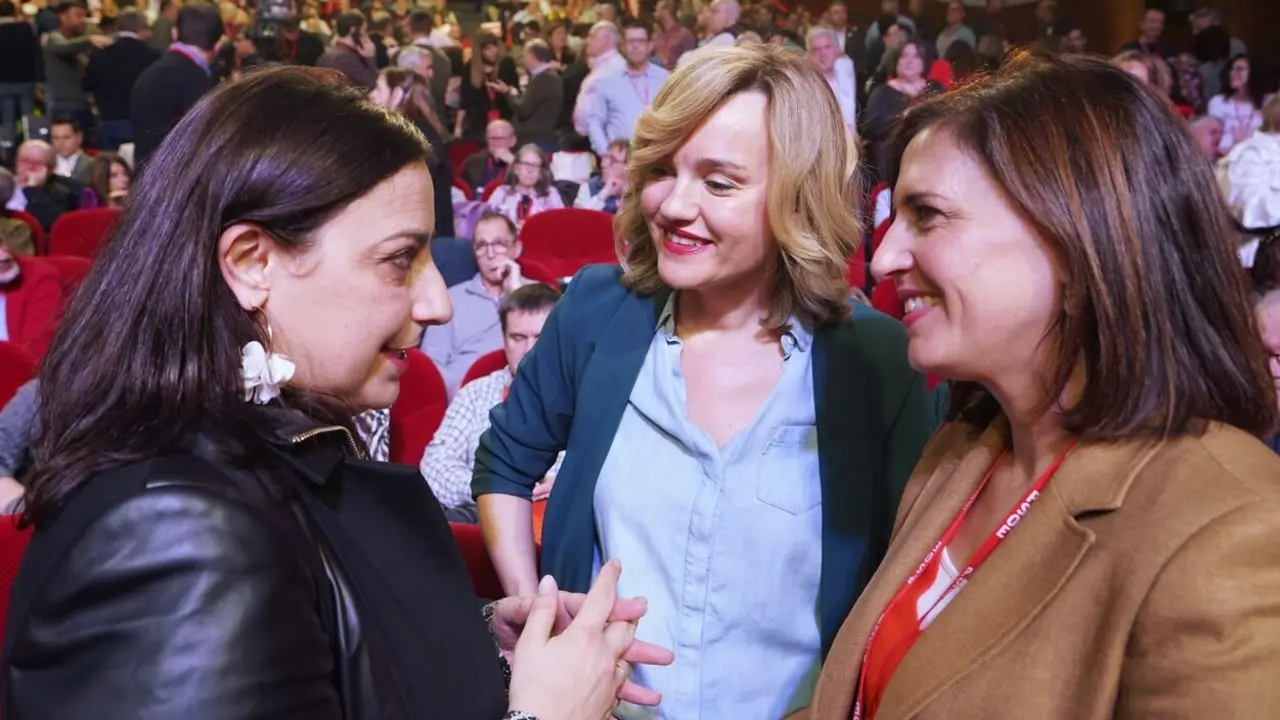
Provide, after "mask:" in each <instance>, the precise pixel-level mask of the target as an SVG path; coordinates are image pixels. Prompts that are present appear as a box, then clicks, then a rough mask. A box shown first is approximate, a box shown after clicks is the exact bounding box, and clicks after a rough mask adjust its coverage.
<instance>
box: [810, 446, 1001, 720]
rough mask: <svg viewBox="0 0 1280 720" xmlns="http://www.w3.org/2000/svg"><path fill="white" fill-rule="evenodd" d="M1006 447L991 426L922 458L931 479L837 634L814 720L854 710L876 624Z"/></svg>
mask: <svg viewBox="0 0 1280 720" xmlns="http://www.w3.org/2000/svg"><path fill="white" fill-rule="evenodd" d="M1002 447H1003V440H1002V437H1001V431H1000V430H999V429H989V430H987V432H986V433H984V434H983V435H982V436H981V437H980V438H979V439H978V442H977V443H976V445H973V446H972V447H969V448H967V450H968V452H964V453H959V454H958V453H956V452H955V451H954V449H952V450H951V451H948V450H946V449H943V450H942V451H941V454H940V455H938V456H937V457H936V458H933V459H930V458H928V457H926V458H922V459H921V464H920V467H919V468H918V469H917V471H916V472H917V474H919V473H927V474H928V479H927V480H926V481H925V484H924V487H923V488H922V489H921V490H920V493H919V495H918V499H917V500H916V501H915V503H914V506H913V507H914V510H915V511H914V512H911V513H910V514H908V515H907V517H905V518H900V519H899V521H898V527H896V528H895V530H894V534H893V542H892V544H891V545H890V547H889V552H888V554H886V555H885V559H884V562H883V563H882V564H881V565H880V569H879V570H878V571H877V572H876V574H875V577H874V578H872V580H871V582H870V584H868V585H867V589H866V590H865V591H863V593H862V596H861V597H860V598H859V599H858V604H857V605H856V606H855V607H854V609H853V612H852V613H850V614H849V618H848V620H847V621H846V622H845V624H844V626H843V627H842V628H841V630H840V634H839V636H837V638H836V641H835V645H834V646H833V647H832V649H831V653H830V655H829V656H828V662H827V665H826V667H824V669H823V673H822V677H821V679H820V680H819V682H818V687H817V689H816V691H815V693H814V702H813V708H814V714H813V717H814V718H815V719H817V718H822V719H823V720H826V719H828V718H829V719H830V720H846V719H847V718H848V717H849V715H850V713H852V712H853V701H854V695H856V694H857V687H858V675H859V672H860V671H861V667H862V654H863V652H864V650H865V648H866V640H867V636H868V635H870V634H871V628H872V626H874V625H875V623H876V620H877V619H879V617H880V613H882V612H883V611H884V609H885V607H886V606H888V604H889V601H890V600H892V599H893V596H894V594H896V593H897V592H898V589H899V588H901V587H902V585H903V583H905V582H906V580H907V578H908V577H909V576H910V575H911V573H912V572H914V571H915V569H916V567H917V566H919V564H920V561H921V560H923V559H924V556H925V555H926V554H927V553H928V552H929V550H930V549H931V548H932V547H933V544H934V543H936V542H937V541H938V538H939V537H941V536H942V533H943V532H944V531H945V530H946V528H947V526H948V525H949V524H950V523H951V521H952V520H953V519H955V516H956V513H958V512H959V511H960V508H961V506H963V505H964V503H965V501H966V500H968V499H969V496H970V495H971V494H972V493H973V490H974V488H976V487H977V486H978V483H979V482H981V481H982V477H983V475H985V474H986V472H987V470H988V468H990V467H991V463H992V462H994V461H995V459H996V457H997V455H999V453H1000V449H1001V448H1002ZM931 454H932V453H931ZM930 467H932V469H930ZM917 479H918V478H916V477H913V478H912V480H911V481H910V482H916V481H917ZM943 614H946V613H943ZM935 625H936V622H935ZM882 707H883V706H882ZM877 717H879V716H877Z"/></svg>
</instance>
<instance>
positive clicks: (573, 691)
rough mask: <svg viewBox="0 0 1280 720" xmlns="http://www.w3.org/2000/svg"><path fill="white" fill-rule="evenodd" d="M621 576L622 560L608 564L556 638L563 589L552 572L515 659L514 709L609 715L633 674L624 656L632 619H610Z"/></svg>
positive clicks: (574, 719)
mask: <svg viewBox="0 0 1280 720" xmlns="http://www.w3.org/2000/svg"><path fill="white" fill-rule="evenodd" d="M621 574H622V566H621V565H620V564H619V563H618V561H616V560H610V561H609V562H608V563H605V566H604V567H603V568H601V569H600V575H599V576H598V577H597V578H596V582H595V584H594V585H593V586H592V587H591V592H589V593H587V598H586V600H584V601H583V603H582V609H581V610H580V611H579V612H578V614H577V616H576V617H574V619H573V622H571V623H570V624H569V627H568V628H566V629H565V630H564V632H562V633H560V634H559V635H555V636H554V637H553V636H552V633H553V632H554V627H555V622H556V616H557V615H558V614H559V611H560V592H559V589H558V588H557V587H556V583H555V580H554V579H552V578H551V576H549V575H548V576H547V577H544V578H543V579H542V582H541V583H539V585H538V596H537V598H535V599H534V601H533V608H532V610H530V612H529V619H528V621H527V622H526V623H525V626H524V631H523V632H522V633H521V634H520V640H519V641H518V642H517V643H516V652H515V657H514V658H513V660H512V663H511V667H512V675H511V688H510V693H509V698H510V709H511V710H520V711H522V712H526V713H529V714H531V715H533V716H534V717H537V718H539V720H600V718H604V717H607V716H608V715H609V713H610V711H611V710H612V709H613V707H614V706H615V705H616V704H617V702H618V692H619V691H620V690H621V689H622V685H623V683H625V682H626V681H627V676H628V674H629V669H628V667H627V664H626V663H625V662H623V661H622V656H623V655H624V654H625V653H626V652H627V649H628V648H629V647H631V642H632V640H633V639H634V638H635V625H634V624H633V623H629V622H609V614H610V613H611V612H612V610H613V604H614V601H615V600H616V599H617V594H618V576H619V575H621Z"/></svg>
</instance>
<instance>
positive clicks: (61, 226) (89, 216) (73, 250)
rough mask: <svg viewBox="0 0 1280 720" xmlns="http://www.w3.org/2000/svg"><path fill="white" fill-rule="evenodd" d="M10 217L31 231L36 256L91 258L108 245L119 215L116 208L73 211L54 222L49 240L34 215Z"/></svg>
mask: <svg viewBox="0 0 1280 720" xmlns="http://www.w3.org/2000/svg"><path fill="white" fill-rule="evenodd" d="M8 215H9V217H12V218H13V219H15V220H21V221H22V222H24V223H26V224H27V227H29V228H31V237H32V239H34V240H35V247H36V254H37V255H62V256H74V257H82V258H92V257H93V256H94V255H95V254H97V252H98V248H100V247H102V245H103V244H104V243H106V241H107V237H108V236H109V235H110V234H111V228H112V227H113V226H114V225H115V223H116V220H118V219H119V217H120V211H119V210H117V209H115V208H96V209H93V210H72V211H71V212H68V213H64V214H63V215H62V216H61V217H59V218H58V219H57V220H55V221H54V223H53V227H52V228H50V229H49V235H48V236H47V237H46V236H45V233H44V228H42V227H40V222H39V221H38V220H36V218H35V216H34V215H32V214H30V213H26V212H22V211H11V212H9V213H8Z"/></svg>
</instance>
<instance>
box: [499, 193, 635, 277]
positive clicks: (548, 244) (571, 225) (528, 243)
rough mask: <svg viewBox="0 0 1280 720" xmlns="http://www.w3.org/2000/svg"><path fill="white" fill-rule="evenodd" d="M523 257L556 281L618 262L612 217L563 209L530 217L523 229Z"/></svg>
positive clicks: (596, 212) (594, 212) (576, 209)
mask: <svg viewBox="0 0 1280 720" xmlns="http://www.w3.org/2000/svg"><path fill="white" fill-rule="evenodd" d="M520 244H521V245H523V246H524V251H523V252H524V255H523V257H525V258H528V259H529V260H530V261H532V262H535V263H537V264H539V265H541V266H542V267H544V268H546V271H547V272H549V273H551V274H553V275H554V276H555V277H557V278H566V277H572V276H573V274H574V273H576V272H578V271H579V270H581V269H582V268H583V267H585V266H587V265H590V264H592V263H613V264H616V263H617V262H618V253H617V250H616V249H615V248H614V244H613V216H612V215H610V214H609V213H606V212H599V211H597V210H582V209H579V208H564V209H558V210H547V211H545V212H540V213H538V214H537V215H533V216H532V217H530V218H529V219H528V220H527V221H526V222H525V224H524V227H522V228H520Z"/></svg>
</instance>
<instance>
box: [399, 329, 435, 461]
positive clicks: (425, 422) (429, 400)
mask: <svg viewBox="0 0 1280 720" xmlns="http://www.w3.org/2000/svg"><path fill="white" fill-rule="evenodd" d="M408 357H409V370H408V371H407V372H406V373H405V374H404V375H403V376H402V377H401V378H400V396H399V397H398V398H396V402H395V404H394V405H392V406H391V427H390V432H391V438H390V446H391V447H390V452H389V455H390V459H391V462H394V463H401V464H403V465H413V466H415V467H416V466H417V465H418V463H419V462H421V461H422V453H423V451H424V450H426V449H427V444H428V443H430V442H431V438H432V437H433V436H435V434H436V429H437V428H439V427H440V422H441V421H442V420H444V411H445V410H446V409H448V407H449V394H448V392H447V391H446V390H445V386H444V378H443V377H441V376H440V371H439V370H438V369H436V364H435V363H433V362H431V358H429V357H427V356H426V355H424V354H423V353H422V351H421V350H417V349H414V350H410V351H408Z"/></svg>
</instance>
